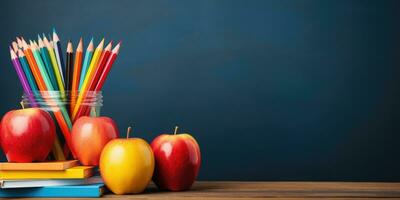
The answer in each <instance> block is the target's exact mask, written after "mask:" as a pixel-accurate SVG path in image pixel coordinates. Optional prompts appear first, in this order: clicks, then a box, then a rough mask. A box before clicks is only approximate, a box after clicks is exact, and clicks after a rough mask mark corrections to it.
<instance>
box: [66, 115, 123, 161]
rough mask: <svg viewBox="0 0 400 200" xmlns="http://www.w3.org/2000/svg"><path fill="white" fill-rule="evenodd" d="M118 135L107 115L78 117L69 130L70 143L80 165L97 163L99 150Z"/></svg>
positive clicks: (114, 125)
mask: <svg viewBox="0 0 400 200" xmlns="http://www.w3.org/2000/svg"><path fill="white" fill-rule="evenodd" d="M117 137H118V128H117V126H116V124H115V122H114V121H113V120H112V119H111V118H109V117H86V116H84V117H80V118H79V119H78V120H76V122H75V123H74V125H73V127H72V131H71V145H72V148H73V152H74V153H75V156H76V158H77V159H78V160H79V161H80V162H81V163H82V165H93V166H97V165H99V159H100V155H101V151H102V150H103V148H104V146H105V145H106V144H107V142H109V141H110V140H112V139H114V138H117Z"/></svg>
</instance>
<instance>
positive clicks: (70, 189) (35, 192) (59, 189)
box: [0, 183, 104, 197]
mask: <svg viewBox="0 0 400 200" xmlns="http://www.w3.org/2000/svg"><path fill="white" fill-rule="evenodd" d="M103 192H104V184H102V183H101V184H92V185H73V186H72V185H71V186H50V187H39V188H9V189H0V197H101V195H102V194H103Z"/></svg>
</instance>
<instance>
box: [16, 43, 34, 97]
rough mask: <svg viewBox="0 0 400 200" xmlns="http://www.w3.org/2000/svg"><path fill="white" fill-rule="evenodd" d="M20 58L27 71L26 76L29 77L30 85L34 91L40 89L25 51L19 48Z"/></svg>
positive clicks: (23, 67)
mask: <svg viewBox="0 0 400 200" xmlns="http://www.w3.org/2000/svg"><path fill="white" fill-rule="evenodd" d="M18 60H19V62H20V63H21V66H22V69H23V71H24V73H25V76H26V78H27V79H28V83H29V86H31V89H32V91H39V89H38V87H37V85H36V81H35V78H34V77H33V75H32V72H31V69H30V67H29V64H28V61H27V60H26V58H25V54H24V52H22V50H21V49H18Z"/></svg>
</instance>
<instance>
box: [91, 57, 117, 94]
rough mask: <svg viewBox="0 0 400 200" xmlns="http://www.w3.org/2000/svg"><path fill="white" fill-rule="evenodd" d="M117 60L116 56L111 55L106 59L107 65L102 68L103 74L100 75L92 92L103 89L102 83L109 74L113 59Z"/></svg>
mask: <svg viewBox="0 0 400 200" xmlns="http://www.w3.org/2000/svg"><path fill="white" fill-rule="evenodd" d="M116 58H117V54H114V53H113V54H111V55H110V57H109V58H108V61H107V63H106V64H105V66H104V70H103V73H101V75H100V79H99V81H98V82H97V85H96V87H95V89H94V91H100V90H101V89H102V88H103V85H104V82H105V80H106V78H107V75H108V74H109V72H110V70H111V67H112V65H113V64H114V61H115V59H116Z"/></svg>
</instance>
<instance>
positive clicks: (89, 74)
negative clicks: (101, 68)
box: [72, 39, 104, 121]
mask: <svg viewBox="0 0 400 200" xmlns="http://www.w3.org/2000/svg"><path fill="white" fill-rule="evenodd" d="M103 46H104V39H102V40H101V42H100V44H99V45H98V46H97V47H96V50H95V51H94V53H93V58H92V61H91V62H90V65H89V68H88V70H87V72H86V76H85V79H84V81H83V84H82V88H81V89H80V91H79V96H78V99H77V100H76V104H75V108H74V110H73V112H72V120H73V121H74V120H75V116H76V114H77V113H78V110H79V107H80V105H81V103H82V101H83V100H84V97H85V96H86V92H87V91H88V89H89V83H90V80H91V79H92V78H93V75H94V72H95V67H96V66H97V63H98V61H99V58H100V55H101V52H102V51H103Z"/></svg>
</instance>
